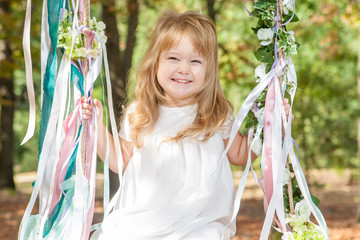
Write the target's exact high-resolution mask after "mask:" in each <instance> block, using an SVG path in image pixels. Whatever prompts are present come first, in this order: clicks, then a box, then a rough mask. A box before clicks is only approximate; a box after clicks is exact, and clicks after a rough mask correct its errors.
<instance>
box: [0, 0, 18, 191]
mask: <svg viewBox="0 0 360 240" xmlns="http://www.w3.org/2000/svg"><path fill="white" fill-rule="evenodd" d="M9 5H10V1H0V9H1V10H0V11H3V12H5V13H9V11H10V6H9ZM2 31H6V27H3V28H2ZM0 44H3V46H4V50H3V51H2V53H3V58H2V59H0V103H1V104H0V118H1V119H0V189H3V188H11V189H15V184H14V180H13V143H14V132H13V122H14V100H15V94H14V73H13V59H12V51H11V48H10V40H8V39H6V40H4V41H0Z"/></svg>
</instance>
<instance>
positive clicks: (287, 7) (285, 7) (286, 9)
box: [282, 0, 295, 15]
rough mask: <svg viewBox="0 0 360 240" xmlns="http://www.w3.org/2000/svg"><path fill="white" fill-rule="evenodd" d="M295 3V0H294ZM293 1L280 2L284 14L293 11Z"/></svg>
mask: <svg viewBox="0 0 360 240" xmlns="http://www.w3.org/2000/svg"><path fill="white" fill-rule="evenodd" d="M294 3H295V0H294ZM294 3H293V2H292V0H283V2H282V4H283V11H284V14H285V15H288V14H289V12H293V11H294V7H295V6H294Z"/></svg>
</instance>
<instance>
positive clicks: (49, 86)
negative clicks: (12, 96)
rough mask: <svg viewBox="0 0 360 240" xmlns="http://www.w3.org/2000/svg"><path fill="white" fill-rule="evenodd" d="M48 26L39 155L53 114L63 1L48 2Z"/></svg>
mask: <svg viewBox="0 0 360 240" xmlns="http://www.w3.org/2000/svg"><path fill="white" fill-rule="evenodd" d="M47 5H48V8H47V10H48V24H49V36H50V41H51V45H50V51H49V55H48V58H47V64H46V69H45V74H44V81H43V92H44V94H43V101H42V109H41V120H40V136H39V153H41V151H42V146H43V143H44V138H45V134H46V129H47V125H48V122H49V117H50V113H51V107H52V103H53V97H54V89H55V77H56V76H55V74H56V48H57V38H58V27H59V19H60V13H61V11H60V10H61V6H63V1H62V0H60V1H59V0H48V3H47Z"/></svg>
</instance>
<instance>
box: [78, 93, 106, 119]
mask: <svg viewBox="0 0 360 240" xmlns="http://www.w3.org/2000/svg"><path fill="white" fill-rule="evenodd" d="M87 102H88V100H87V98H86V97H83V98H81V107H82V110H83V111H82V112H83V119H84V120H88V119H89V118H90V117H91V115H92V113H93V108H92V107H91V105H90V104H88V103H87ZM94 106H95V109H96V119H97V121H98V122H102V120H103V109H102V104H101V102H100V101H99V100H97V99H94Z"/></svg>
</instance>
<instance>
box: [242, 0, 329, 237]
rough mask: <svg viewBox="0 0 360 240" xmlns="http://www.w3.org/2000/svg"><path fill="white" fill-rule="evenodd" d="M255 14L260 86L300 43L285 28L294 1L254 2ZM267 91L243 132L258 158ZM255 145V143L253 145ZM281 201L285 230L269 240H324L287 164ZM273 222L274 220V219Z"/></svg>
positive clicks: (285, 82)
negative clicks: (251, 131) (249, 136)
mask: <svg viewBox="0 0 360 240" xmlns="http://www.w3.org/2000/svg"><path fill="white" fill-rule="evenodd" d="M253 7H254V10H253V11H252V12H251V13H250V12H249V11H248V12H249V14H250V15H252V16H254V17H256V18H258V22H257V25H256V27H254V28H252V30H253V32H254V33H255V34H256V35H257V38H258V40H259V41H260V45H261V46H260V47H259V48H258V50H257V51H256V52H255V57H256V59H257V60H258V61H260V62H261V63H260V65H259V66H257V67H256V69H255V77H256V78H257V82H259V81H260V80H261V79H262V78H263V77H264V76H265V75H266V74H267V73H268V72H270V70H271V69H272V68H274V67H275V65H276V63H277V62H278V61H279V59H280V58H282V59H286V58H290V57H291V56H292V55H296V54H297V50H298V48H299V46H300V45H299V43H297V42H296V41H295V37H294V32H293V31H288V30H287V28H286V24H287V23H289V22H296V21H298V20H299V19H298V17H297V16H296V14H295V13H294V10H295V0H283V1H281V0H280V1H276V0H258V1H255V2H254V5H253ZM288 71H289V69H288V68H286V69H285V71H284V72H283V74H282V76H281V77H280V87H281V90H282V95H283V97H284V96H285V97H286V96H290V95H293V93H294V91H295V89H296V83H295V82H293V81H292V79H289V78H288ZM266 95H267V89H265V90H264V91H263V92H262V94H261V95H260V96H259V97H258V98H257V100H256V101H255V104H254V106H253V108H252V109H251V110H252V111H249V113H248V115H247V120H246V124H245V128H247V129H251V128H253V129H254V131H255V132H256V133H257V135H259V137H258V138H254V139H253V140H252V141H253V142H252V143H251V144H252V151H253V152H254V153H255V154H257V155H258V156H260V155H261V153H262V148H263V141H264V137H263V131H262V130H263V124H264V123H263V122H264V114H265V100H266ZM254 141H255V142H254ZM282 189H283V199H284V211H285V217H286V218H285V223H286V225H287V226H286V229H281V227H280V225H279V224H278V226H279V227H280V229H279V228H276V227H274V229H275V230H277V231H274V232H273V234H272V236H271V240H278V239H284V240H294V239H296V240H302V239H304V240H307V239H309V240H311V239H314V240H324V239H326V236H325V234H324V233H323V231H322V229H321V228H320V227H319V226H318V225H316V224H314V223H313V222H312V221H311V220H310V215H311V210H310V209H309V207H308V205H307V203H306V201H305V199H304V196H303V194H302V192H301V190H300V188H299V186H298V182H297V179H296V177H295V174H294V169H293V168H292V165H291V164H290V163H289V162H288V163H287V168H285V171H284V176H283V183H282ZM311 200H312V201H313V203H314V204H315V205H316V206H317V207H318V205H319V203H320V201H319V199H318V198H316V197H315V196H313V195H311ZM275 220H276V219H275Z"/></svg>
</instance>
